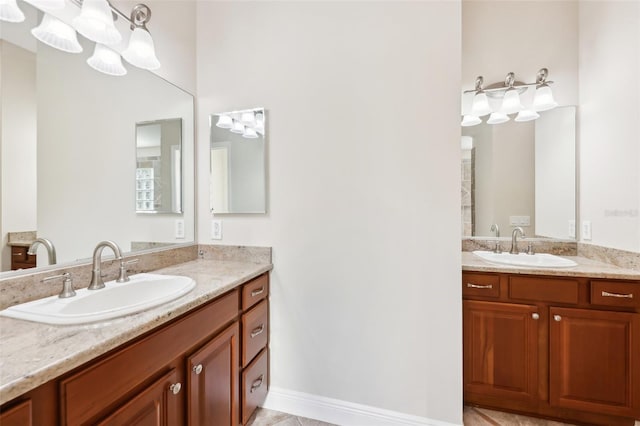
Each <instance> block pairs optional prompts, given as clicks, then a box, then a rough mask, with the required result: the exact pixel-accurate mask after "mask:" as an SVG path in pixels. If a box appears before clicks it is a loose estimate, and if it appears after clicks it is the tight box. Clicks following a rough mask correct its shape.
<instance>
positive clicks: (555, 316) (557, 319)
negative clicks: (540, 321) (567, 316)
mask: <svg viewBox="0 0 640 426" xmlns="http://www.w3.org/2000/svg"><path fill="white" fill-rule="evenodd" d="M553 319H554V320H555V321H557V322H560V321H562V317H561V316H560V315H554V316H553Z"/></svg>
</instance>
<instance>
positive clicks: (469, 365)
mask: <svg viewBox="0 0 640 426" xmlns="http://www.w3.org/2000/svg"><path fill="white" fill-rule="evenodd" d="M539 322H540V314H539V312H538V309H537V307H536V306H531V305H519V304H510V303H496V302H480V301H473V300H465V301H464V302H463V339H464V342H463V345H464V351H463V353H464V355H463V358H464V361H463V367H464V368H463V376H464V379H463V380H464V393H465V400H466V402H476V403H487V402H488V401H489V402H491V398H494V401H495V400H498V401H501V402H505V401H516V402H517V403H519V404H520V405H519V408H523V407H526V406H534V405H535V404H536V401H537V399H538V395H537V390H538V337H539V332H538V327H539ZM487 398H488V399H487ZM480 399H482V400H480Z"/></svg>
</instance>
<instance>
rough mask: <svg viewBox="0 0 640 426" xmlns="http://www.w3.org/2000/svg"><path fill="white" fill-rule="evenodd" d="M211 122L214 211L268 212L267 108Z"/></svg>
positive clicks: (217, 116) (216, 116)
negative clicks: (266, 161) (266, 169)
mask: <svg viewBox="0 0 640 426" xmlns="http://www.w3.org/2000/svg"><path fill="white" fill-rule="evenodd" d="M209 121H210V123H211V126H210V127H211V139H210V166H211V169H210V200H211V212H212V213H213V214H226V213H265V212H266V210H267V209H266V181H265V180H266V173H265V144H266V126H265V124H266V123H265V111H264V108H253V109H246V110H241V111H232V112H223V113H218V114H213V115H211V117H210V119H209Z"/></svg>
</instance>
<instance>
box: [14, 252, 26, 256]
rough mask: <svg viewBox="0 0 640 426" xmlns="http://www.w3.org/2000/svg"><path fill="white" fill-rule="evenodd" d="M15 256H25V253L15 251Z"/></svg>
mask: <svg viewBox="0 0 640 426" xmlns="http://www.w3.org/2000/svg"><path fill="white" fill-rule="evenodd" d="M13 255H14V256H24V253H13Z"/></svg>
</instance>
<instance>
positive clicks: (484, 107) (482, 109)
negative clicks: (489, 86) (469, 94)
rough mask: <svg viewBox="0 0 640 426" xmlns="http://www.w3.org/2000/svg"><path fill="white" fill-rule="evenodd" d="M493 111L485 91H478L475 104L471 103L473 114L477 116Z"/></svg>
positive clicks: (474, 100) (474, 99) (474, 98)
mask: <svg viewBox="0 0 640 426" xmlns="http://www.w3.org/2000/svg"><path fill="white" fill-rule="evenodd" d="M489 113H491V106H489V99H487V95H486V94H485V93H484V92H478V93H476V95H475V96H474V97H473V104H472V105H471V115H475V116H476V117H482V116H483V115H487V114H489Z"/></svg>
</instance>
